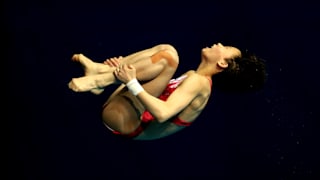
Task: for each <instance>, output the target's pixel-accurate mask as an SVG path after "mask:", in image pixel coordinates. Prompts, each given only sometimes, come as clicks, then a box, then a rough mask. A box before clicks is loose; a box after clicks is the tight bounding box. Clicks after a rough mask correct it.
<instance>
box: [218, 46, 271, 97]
mask: <svg viewBox="0 0 320 180" xmlns="http://www.w3.org/2000/svg"><path fill="white" fill-rule="evenodd" d="M227 62H228V67H227V68H226V69H224V70H223V71H222V72H220V73H218V74H217V75H214V76H213V79H212V83H213V87H214V88H217V89H219V90H221V91H225V92H241V93H242V92H254V91H257V90H260V89H262V88H263V86H264V84H265V81H266V68H265V66H266V65H265V61H264V60H263V59H260V58H258V57H257V56H256V55H254V54H250V53H249V52H248V51H245V52H242V55H241V57H236V58H234V59H229V60H227Z"/></svg>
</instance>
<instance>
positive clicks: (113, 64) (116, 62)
mask: <svg viewBox="0 0 320 180" xmlns="http://www.w3.org/2000/svg"><path fill="white" fill-rule="evenodd" d="M122 58H123V57H122V56H119V57H113V58H109V59H106V60H105V61H103V64H106V65H109V66H110V67H118V66H119V65H120V64H121V60H122Z"/></svg>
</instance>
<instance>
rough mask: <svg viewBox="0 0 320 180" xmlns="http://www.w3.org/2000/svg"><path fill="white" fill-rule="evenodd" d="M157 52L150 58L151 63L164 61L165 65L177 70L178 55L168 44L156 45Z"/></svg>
mask: <svg viewBox="0 0 320 180" xmlns="http://www.w3.org/2000/svg"><path fill="white" fill-rule="evenodd" d="M157 48H158V49H157V50H158V51H157V52H156V53H154V54H153V55H152V56H151V60H152V62H153V63H157V62H159V61H160V60H163V59H165V60H166V61H165V62H166V64H167V65H168V66H170V67H173V68H177V66H178V64H179V57H178V53H177V51H176V50H175V48H174V47H173V46H171V45H168V44H162V45H158V47H157Z"/></svg>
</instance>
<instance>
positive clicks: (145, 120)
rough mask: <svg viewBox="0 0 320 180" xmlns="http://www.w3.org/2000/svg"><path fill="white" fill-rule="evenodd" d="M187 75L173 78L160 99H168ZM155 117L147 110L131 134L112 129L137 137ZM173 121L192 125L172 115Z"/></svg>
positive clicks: (115, 132) (127, 135)
mask: <svg viewBox="0 0 320 180" xmlns="http://www.w3.org/2000/svg"><path fill="white" fill-rule="evenodd" d="M186 77H187V75H183V76H180V77H178V78H176V79H171V80H170V81H169V83H168V85H167V87H166V88H165V90H164V91H163V92H162V94H161V95H160V96H159V99H161V100H163V101H166V100H167V99H168V97H169V96H170V95H171V94H172V92H173V91H175V90H176V88H177V87H178V86H179V84H180V83H181V82H182V81H183V80H184V79H185V78H186ZM154 119H155V118H154V117H153V116H152V114H151V113H150V112H149V111H147V110H145V111H144V112H143V113H142V115H141V124H140V126H139V127H138V128H137V129H136V130H135V131H134V132H132V133H130V134H125V135H124V134H121V133H120V132H118V131H115V130H112V132H113V133H114V134H119V135H123V136H126V137H131V138H133V137H136V136H138V135H139V134H140V133H141V132H142V131H143V130H144V129H145V128H146V127H147V126H148V124H149V123H150V122H151V121H153V120H154ZM168 121H171V122H172V123H174V124H176V125H178V126H190V125H191V122H185V121H183V120H182V119H180V118H179V117H178V116H174V117H172V118H171V119H170V120H168Z"/></svg>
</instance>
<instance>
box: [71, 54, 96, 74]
mask: <svg viewBox="0 0 320 180" xmlns="http://www.w3.org/2000/svg"><path fill="white" fill-rule="evenodd" d="M71 59H72V61H76V62H79V63H80V64H81V65H82V67H83V69H84V74H85V76H89V75H94V74H98V73H99V71H98V65H97V64H98V63H95V62H93V61H92V60H91V59H89V58H87V57H86V56H84V55H83V54H74V55H73V56H72V58H71Z"/></svg>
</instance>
